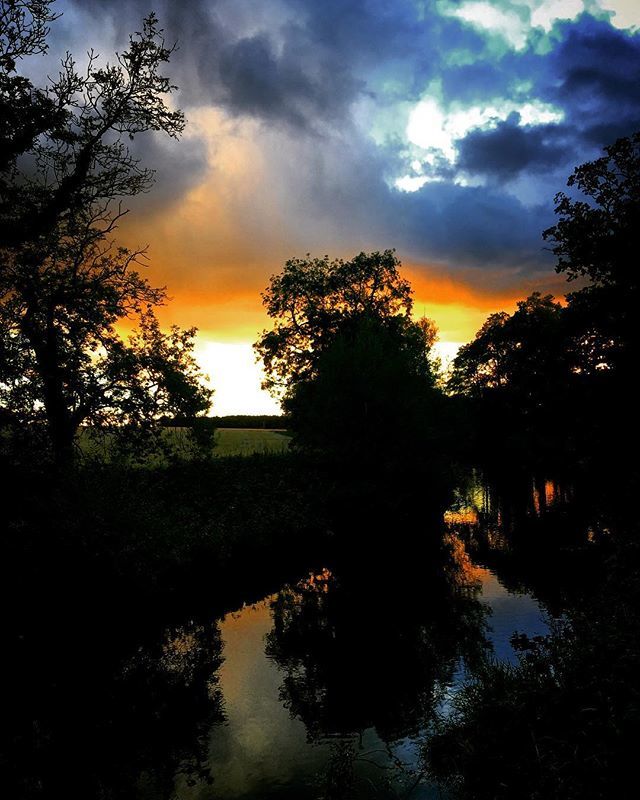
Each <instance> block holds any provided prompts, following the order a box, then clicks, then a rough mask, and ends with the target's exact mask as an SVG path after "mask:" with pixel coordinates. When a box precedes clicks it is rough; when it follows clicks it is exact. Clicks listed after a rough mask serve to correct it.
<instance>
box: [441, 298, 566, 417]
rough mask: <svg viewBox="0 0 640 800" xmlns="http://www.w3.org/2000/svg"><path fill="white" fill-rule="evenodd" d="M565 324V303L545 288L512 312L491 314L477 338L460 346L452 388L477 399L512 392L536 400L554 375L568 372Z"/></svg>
mask: <svg viewBox="0 0 640 800" xmlns="http://www.w3.org/2000/svg"><path fill="white" fill-rule="evenodd" d="M562 326H563V308H562V306H561V305H560V303H557V302H556V301H554V299H553V297H552V296H551V295H541V294H540V292H534V293H533V294H532V295H531V296H530V297H528V298H527V299H526V300H521V301H520V302H519V303H518V307H517V310H516V311H515V312H514V314H512V315H509V314H507V313H506V312H505V311H500V312H498V313H496V314H491V315H490V316H489V318H488V319H487V321H486V322H485V323H484V325H483V326H482V328H480V330H479V331H478V333H477V334H476V337H475V339H474V340H473V341H472V342H470V343H469V344H467V345H464V346H463V347H461V348H460V351H459V352H458V355H457V356H456V358H455V360H454V362H453V369H452V373H451V377H450V378H449V388H450V389H451V390H452V391H453V392H456V393H461V394H466V395H470V396H475V397H480V396H483V395H486V394H487V393H488V392H496V391H503V392H504V391H509V392H510V393H511V394H519V395H521V396H522V398H523V399H526V398H528V399H530V400H531V401H533V402H535V398H536V397H539V396H540V395H541V394H543V393H544V391H545V388H546V387H547V386H549V385H550V382H553V379H554V376H555V377H558V376H559V375H563V376H564V372H565V363H564V355H563V352H562V348H561V347H560V348H559V344H560V343H561V337H562Z"/></svg>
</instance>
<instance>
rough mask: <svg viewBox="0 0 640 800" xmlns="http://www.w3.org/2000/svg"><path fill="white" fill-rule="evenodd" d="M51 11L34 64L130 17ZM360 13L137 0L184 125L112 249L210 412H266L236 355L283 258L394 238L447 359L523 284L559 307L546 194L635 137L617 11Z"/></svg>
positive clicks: (631, 47) (151, 142)
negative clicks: (189, 337) (139, 261)
mask: <svg viewBox="0 0 640 800" xmlns="http://www.w3.org/2000/svg"><path fill="white" fill-rule="evenodd" d="M60 5H61V7H62V10H63V16H62V17H61V19H60V20H59V22H58V23H57V24H56V26H55V27H54V29H53V32H52V36H53V37H54V46H53V47H52V51H51V52H52V53H59V52H63V51H64V50H65V49H69V50H71V51H73V52H76V51H78V52H84V51H85V50H86V47H85V43H84V37H85V31H86V30H87V29H89V28H90V29H91V30H92V31H94V32H95V37H96V41H95V42H92V44H93V46H94V47H96V49H97V50H99V51H102V52H112V51H113V50H114V49H115V50H117V49H118V48H119V47H120V46H121V44H122V42H123V40H124V39H125V37H126V35H127V33H128V32H129V31H130V30H133V29H135V27H136V24H137V23H138V21H139V16H140V15H141V13H142V12H141V11H140V10H139V8H138V3H128V4H125V5H123V4H121V3H116V2H115V1H113V2H112V1H109V2H101V3H97V2H87V3H84V2H83V3H80V2H76V1H74V0H66V2H61V4H60ZM374 6H375V4H367V3H362V4H358V11H357V12H354V13H357V14H358V15H359V19H358V23H357V25H354V24H353V21H351V20H347V19H346V14H345V15H342V14H341V11H340V8H339V6H338V7H336V8H333V7H332V8H331V9H329V8H327V9H323V7H322V4H317V3H307V2H303V3H300V4H296V3H290V2H282V3H280V2H275V0H274V2H268V3H266V4H264V6H263V7H261V10H258V9H257V8H256V6H255V4H253V3H250V2H245V0H241V2H230V0H222V2H219V3H216V4H215V11H214V10H213V7H210V6H209V5H208V4H207V3H206V2H196V3H194V4H192V6H190V13H188V14H187V13H184V14H179V13H177V12H175V13H174V10H173V7H172V4H169V3H167V2H164V0H163V1H162V2H159V3H156V10H157V13H158V15H159V18H160V19H161V21H162V23H163V25H165V29H166V34H167V37H168V40H171V41H177V43H178V45H179V49H178V50H177V51H176V53H175V54H174V57H173V59H172V62H171V73H172V76H171V77H172V79H173V80H175V83H176V84H177V85H178V86H179V90H178V91H177V93H176V94H175V96H174V98H173V102H174V103H175V105H176V107H178V106H180V107H181V108H183V109H184V111H185V114H186V116H187V119H188V125H187V129H186V131H185V134H184V136H183V137H182V138H181V140H180V141H171V140H167V139H166V138H164V137H161V136H157V137H156V136H155V135H151V136H147V138H146V139H145V142H144V145H141V147H140V150H139V155H140V156H141V157H142V159H143V161H144V163H145V165H146V166H149V167H152V168H153V169H155V170H156V171H157V182H156V185H155V187H154V188H153V190H152V191H151V192H150V194H149V195H143V196H141V197H139V198H136V199H135V201H134V202H133V203H132V208H131V214H130V215H128V216H127V217H126V218H125V219H124V220H122V222H121V226H120V230H119V233H118V236H119V238H120V239H122V240H123V242H124V243H125V244H127V245H129V246H134V247H141V246H145V245H146V244H147V243H148V244H149V245H150V248H149V252H148V255H149V267H148V269H147V270H146V274H147V275H148V277H149V279H150V280H151V281H152V282H153V283H159V284H166V285H167V287H168V289H169V294H170V296H171V298H172V301H171V302H170V303H169V304H168V305H167V306H166V307H165V308H164V310H163V311H162V313H161V320H162V323H163V324H165V325H168V324H170V323H177V324H179V325H181V326H184V327H191V326H192V325H195V326H196V327H198V328H199V330H200V334H199V340H198V348H197V353H198V358H199V359H200V361H201V363H202V365H203V367H204V368H205V370H206V371H207V372H210V374H211V379H212V384H213V385H214V386H215V387H216V397H215V404H214V409H213V412H212V413H214V414H225V413H232V412H233V411H241V410H243V411H247V410H249V409H253V410H255V412H256V413H257V412H258V411H261V410H265V411H266V410H267V409H269V410H273V409H274V408H275V405H274V401H273V400H272V399H271V398H269V397H268V396H267V395H265V394H263V393H261V391H260V389H259V388H258V387H259V383H260V373H259V369H258V368H257V367H256V365H255V364H254V363H253V355H252V352H251V349H250V345H251V344H252V343H253V342H254V341H255V340H256V339H257V338H258V336H259V335H260V333H261V331H262V330H263V329H265V328H266V327H267V326H268V324H269V320H268V319H267V317H266V315H265V314H264V311H263V309H262V306H261V299H260V292H261V291H263V290H264V288H265V287H266V285H267V283H268V281H269V277H270V276H271V275H272V274H274V273H276V272H279V271H280V270H281V268H282V265H283V263H284V262H285V261H286V260H287V259H288V258H292V257H295V256H304V255H305V254H306V253H311V255H323V254H325V253H328V254H329V255H330V256H331V257H345V258H349V257H351V256H353V255H354V254H355V253H358V252H360V251H362V250H364V251H372V250H384V249H386V248H390V247H395V248H396V250H397V254H398V257H399V258H400V260H401V261H402V262H403V265H404V273H405V274H406V276H407V277H408V278H409V279H410V280H411V282H412V285H413V287H414V296H415V313H416V316H421V315H422V314H426V315H427V316H429V317H431V318H432V319H433V320H434V321H435V323H436V324H437V326H438V328H439V331H440V344H439V347H440V349H441V351H443V352H445V351H446V352H447V353H448V354H449V355H450V354H451V353H453V352H454V351H455V349H456V348H457V346H458V345H459V343H461V342H466V341H468V340H469V339H470V338H471V337H472V336H473V335H474V334H475V332H476V331H477V330H478V328H479V327H480V326H481V325H482V323H483V321H484V320H485V319H486V317H487V315H488V314H489V313H491V312H493V311H497V310H499V309H505V310H507V311H510V310H513V309H514V308H515V303H516V301H517V300H518V299H519V298H522V297H523V296H526V294H527V293H528V292H530V291H533V290H540V291H543V292H546V291H549V292H552V293H554V294H556V295H560V296H562V294H563V293H564V291H566V288H565V286H564V282H563V281H562V280H560V279H558V278H557V276H555V275H554V273H553V269H552V265H553V259H552V258H551V256H550V254H549V252H548V251H547V250H545V249H544V247H543V244H544V243H543V242H542V239H541V232H542V231H543V230H544V229H545V228H546V227H548V226H549V225H550V224H552V221H553V197H554V194H555V193H556V192H557V191H558V190H560V189H561V188H562V187H563V186H564V183H565V181H566V178H567V176H568V175H569V174H570V173H571V170H572V169H573V166H574V165H575V164H576V163H578V162H579V161H581V160H585V159H586V158H592V157H595V156H596V155H597V154H598V152H600V151H599V148H600V147H601V146H602V144H603V143H605V142H607V141H612V140H614V139H615V138H616V136H618V135H623V134H625V133H627V132H628V131H629V130H630V129H633V127H634V126H637V125H638V124H640V120H638V119H637V111H636V109H637V107H638V106H637V104H636V103H634V101H633V100H632V95H634V92H635V91H636V89H635V88H634V87H636V86H637V81H635V79H632V77H630V74H629V68H630V66H629V65H630V64H632V60H631V59H632V53H633V52H636V51H637V50H638V48H640V44H639V43H638V42H639V39H638V34H637V30H638V25H639V24H640V10H639V9H640V6H638V4H637V3H635V2H624V0H599V2H595V1H594V2H586V0H554V1H553V2H551V0H522V1H521V2H516V0H499V1H498V0H496V1H495V2H475V1H474V2H465V3H451V2H443V3H437V4H427V5H426V7H425V8H424V9H423V10H422V11H419V9H418V5H414V4H412V3H409V2H408V3H398V4H394V5H393V8H390V9H388V11H387V12H385V14H384V15H382V14H381V13H380V12H379V10H376V8H375V7H374ZM80 44H81V46H80ZM425 53H428V58H427V57H426V56H425ZM585 59H588V61H589V63H590V72H589V73H588V74H587V73H585V72H584V70H583V65H584V63H585ZM46 60H47V59H45V61H46ZM54 66H55V65H54V63H53V62H52V61H49V67H50V68H51V69H53V68H54ZM49 67H48V68H49ZM609 85H616V86H617V87H618V88H617V89H616V92H617V94H615V93H611V92H610V91H609V90H608V89H607V87H608V86H609ZM625 93H626V94H625ZM596 123H597V124H598V125H599V127H598V129H597V131H596V130H595V128H593V126H594V125H595V124H596ZM141 141H142V140H141ZM136 146H138V145H136Z"/></svg>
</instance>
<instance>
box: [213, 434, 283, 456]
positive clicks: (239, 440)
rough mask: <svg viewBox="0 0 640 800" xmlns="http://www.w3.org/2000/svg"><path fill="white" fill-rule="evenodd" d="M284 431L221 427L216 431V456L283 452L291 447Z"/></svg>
mask: <svg viewBox="0 0 640 800" xmlns="http://www.w3.org/2000/svg"><path fill="white" fill-rule="evenodd" d="M289 441H290V439H289V437H288V436H287V434H286V433H285V432H284V431H274V430H264V429H263V428H219V429H218V430H217V431H216V447H215V450H214V455H216V456H250V455H252V454H253V453H283V452H285V451H286V450H287V449H288V447H289Z"/></svg>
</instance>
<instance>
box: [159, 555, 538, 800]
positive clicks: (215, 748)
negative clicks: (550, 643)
mask: <svg viewBox="0 0 640 800" xmlns="http://www.w3.org/2000/svg"><path fill="white" fill-rule="evenodd" d="M455 549H456V558H457V565H458V568H459V570H460V572H461V573H462V580H460V575H458V582H457V584H456V591H458V592H460V591H461V592H462V595H463V602H464V603H467V604H468V605H470V606H471V608H459V609H458V611H459V612H460V613H462V614H463V615H465V620H464V621H462V622H461V621H460V620H455V619H454V620H452V619H449V618H448V617H447V615H446V614H445V619H444V620H440V619H439V617H440V616H441V611H440V609H439V608H438V609H436V612H435V614H431V615H430V614H429V613H427V614H424V613H422V612H420V613H418V614H416V613H415V607H414V608H413V609H408V608H406V607H403V605H404V602H405V601H406V602H412V603H419V598H418V599H417V596H418V595H419V594H420V592H419V590H418V591H417V592H416V591H413V590H412V592H411V593H410V597H402V598H400V600H399V602H397V603H392V605H391V609H390V611H389V604H388V602H385V604H384V606H385V611H384V612H383V617H384V619H382V620H381V619H380V618H378V619H376V618H375V615H376V614H379V612H380V604H379V603H378V602H376V601H373V602H372V601H371V597H370V595H367V596H363V593H362V585H361V584H359V585H358V589H357V594H358V595H359V597H357V598H354V596H353V595H352V594H351V593H350V592H345V591H344V589H343V587H341V585H340V583H339V581H338V580H337V579H336V578H335V577H334V576H333V575H332V573H330V572H329V571H328V570H321V571H319V572H317V573H315V574H310V575H309V576H307V577H306V579H304V580H303V581H301V582H300V583H299V584H297V585H294V586H292V587H290V586H288V587H284V588H283V590H281V591H280V592H278V593H276V594H274V595H271V596H269V597H265V598H264V599H262V600H260V601H259V602H257V603H254V604H252V605H247V606H244V607H242V608H240V609H237V610H235V611H233V612H231V613H228V614H226V615H225V616H224V617H222V618H221V619H220V620H219V621H218V622H217V623H216V625H217V627H218V630H219V634H220V644H221V657H222V659H223V661H222V665H221V666H220V668H219V670H218V672H217V684H216V685H217V690H218V692H219V697H220V699H221V719H220V720H219V721H217V722H216V723H215V724H214V725H213V726H212V727H211V729H210V730H209V731H208V732H207V734H206V735H205V739H206V742H205V749H204V753H203V755H204V762H205V766H206V769H207V770H209V771H210V778H211V781H212V782H211V783H206V782H203V781H200V780H196V781H195V782H194V780H193V778H192V777H189V776H185V775H180V774H178V777H177V782H176V785H175V790H176V794H177V796H178V797H180V798H193V799H194V800H195V798H198V800H204V799H205V798H207V800H209V799H210V800H213V798H244V800H250V799H251V800H253V799H254V798H255V799H257V798H316V797H318V798H320V797H343V796H345V797H371V798H373V797H399V796H410V797H414V798H431V797H434V798H436V797H441V796H443V795H442V793H441V790H440V789H439V788H438V787H436V786H432V785H431V784H429V782H428V780H427V779H426V777H425V776H424V775H423V774H422V769H421V759H420V750H421V744H422V742H423V741H424V737H425V736H426V735H428V730H427V728H428V725H425V726H423V725H422V720H424V719H430V717H431V712H432V711H435V712H436V713H438V714H445V715H446V714H447V713H448V709H449V707H450V703H451V698H452V696H453V695H454V694H455V692H456V689H457V687H458V686H459V685H460V683H461V681H463V680H464V678H465V675H466V673H467V670H468V668H469V662H470V661H471V662H472V661H473V650H474V648H475V646H478V647H479V648H480V649H482V650H485V651H486V650H488V651H489V652H491V653H492V654H493V656H494V657H496V658H500V659H503V660H507V661H513V660H514V658H515V654H514V650H513V648H512V646H511V643H510V638H511V636H512V634H513V633H514V632H519V633H525V634H528V635H539V634H544V633H545V632H546V631H547V629H548V628H547V620H546V615H545V611H544V610H543V608H542V607H541V606H540V604H539V603H538V602H537V601H536V600H535V599H534V598H533V597H532V596H531V595H529V594H527V593H516V592H514V591H510V590H508V589H507V588H506V587H505V586H504V584H503V583H502V582H501V580H500V578H499V577H498V576H497V575H496V573H495V572H493V571H492V570H490V569H488V568H485V567H481V566H478V565H476V564H473V563H472V562H471V561H470V559H469V558H468V557H467V556H466V554H465V553H464V551H463V550H462V547H461V545H459V543H458V544H456V548H455ZM374 582H375V581H374ZM461 584H462V585H461ZM426 594H427V595H429V594H430V592H428V591H427V592H426ZM428 600H429V604H430V603H431V602H433V598H432V597H431V596H430V597H429V598H428ZM459 600H460V598H459V597H458V602H459ZM454 602H455V601H454ZM372 615H373V616H372ZM434 617H438V619H436V620H435V621H434ZM469 618H471V621H470V619H469ZM440 622H442V624H440ZM389 626H393V629H392V630H389ZM448 627H450V630H451V636H448V632H447V628H448ZM474 627H475V628H477V629H475V630H474ZM430 635H432V636H433V638H434V640H435V642H436V644H435V647H436V648H438V647H441V646H442V644H443V643H444V646H443V648H442V649H443V650H444V653H443V654H442V660H441V661H439V657H438V655H437V654H436V655H435V657H434V653H433V652H432V646H431V643H429V642H428V641H425V639H428V638H429V636H430ZM465 637H467V638H470V639H473V644H472V646H469V647H468V651H469V652H467V645H470V644H471V643H470V642H469V641H465ZM460 639H462V640H463V641H460ZM434 662H435V663H434ZM421 670H424V674H423V675H422V676H421V675H420V672H421ZM394 706H395V707H394ZM414 712H415V714H414ZM421 718H422V719H421ZM189 784H191V785H189Z"/></svg>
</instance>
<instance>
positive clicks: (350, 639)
mask: <svg viewBox="0 0 640 800" xmlns="http://www.w3.org/2000/svg"><path fill="white" fill-rule="evenodd" d="M408 563H409V564H411V559H409V560H408ZM363 566H364V569H362V570H357V571H355V570H351V571H342V572H340V573H337V574H333V573H331V572H329V571H328V570H325V571H323V572H320V573H317V574H314V575H311V576H309V578H307V579H306V580H304V581H302V582H300V583H299V584H297V585H296V586H294V587H288V588H285V589H283V590H282V591H281V592H280V593H279V594H278V596H277V597H276V598H275V599H274V600H273V602H272V609H273V619H274V624H273V630H272V631H271V632H270V633H269V635H268V636H267V653H268V654H269V656H270V657H271V658H273V659H274V660H275V662H276V663H277V664H278V666H279V667H280V668H281V669H282V671H283V674H284V679H283V684H282V688H281V696H282V699H283V702H284V703H285V705H286V707H287V708H289V709H290V711H291V713H292V714H293V715H294V716H295V717H297V718H299V719H301V720H302V721H303V722H304V724H305V727H306V730H307V733H308V736H309V737H310V738H311V739H316V738H318V737H322V736H333V735H347V734H358V733H360V732H362V731H363V730H365V729H366V728H375V729H376V731H377V732H378V734H379V735H380V737H381V738H382V739H383V740H384V741H393V740H396V739H398V738H400V737H401V736H406V735H408V734H410V733H413V732H415V731H417V730H418V729H420V727H422V726H424V724H425V721H426V720H428V719H429V717H430V716H431V714H432V713H433V709H434V707H435V704H436V703H437V701H438V694H439V692H440V691H441V687H442V686H443V685H445V684H446V683H447V682H448V681H449V679H450V678H451V675H452V673H453V670H454V668H455V665H456V663H457V661H458V660H459V659H460V658H462V657H464V658H465V660H467V661H472V660H473V659H476V658H477V657H478V655H479V653H480V652H481V651H482V649H483V646H484V645H485V639H484V611H483V607H482V605H481V604H480V603H479V602H478V599H477V594H478V592H479V584H478V583H477V581H475V580H473V578H471V579H470V578H469V575H468V574H467V573H465V572H464V570H463V569H462V568H461V566H460V564H457V563H455V562H454V561H453V559H450V561H449V564H448V565H447V569H446V570H443V571H442V572H440V573H439V574H437V573H436V572H435V570H432V569H431V568H430V567H425V568H423V569H417V570H414V569H411V570H409V569H407V568H405V569H404V570H402V571H401V572H396V571H392V570H390V569H389V567H388V564H387V565H385V564H383V563H379V562H378V563H375V562H374V563H372V562H371V561H369V563H368V564H366V565H363Z"/></svg>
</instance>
